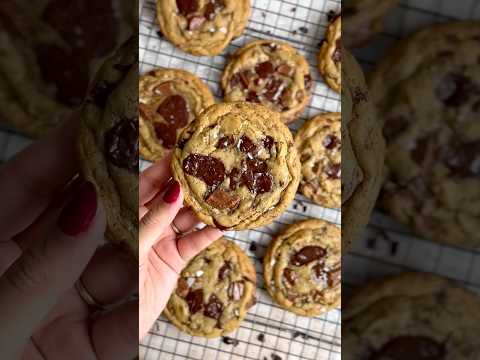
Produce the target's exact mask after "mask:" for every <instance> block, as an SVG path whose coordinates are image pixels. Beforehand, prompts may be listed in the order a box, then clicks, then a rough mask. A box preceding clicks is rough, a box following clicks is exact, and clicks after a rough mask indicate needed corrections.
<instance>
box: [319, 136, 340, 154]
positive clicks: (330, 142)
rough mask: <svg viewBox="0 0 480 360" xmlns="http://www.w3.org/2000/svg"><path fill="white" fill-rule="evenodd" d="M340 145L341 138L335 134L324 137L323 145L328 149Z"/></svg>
mask: <svg viewBox="0 0 480 360" xmlns="http://www.w3.org/2000/svg"><path fill="white" fill-rule="evenodd" d="M339 145H340V139H339V138H338V137H336V136H335V135H327V136H325V137H324V138H323V146H324V147H325V148H326V149H328V150H332V149H335V148H336V147H337V146H339Z"/></svg>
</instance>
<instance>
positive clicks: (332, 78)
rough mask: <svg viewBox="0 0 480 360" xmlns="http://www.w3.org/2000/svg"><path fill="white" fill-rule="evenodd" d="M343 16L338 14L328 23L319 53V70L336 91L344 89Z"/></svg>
mask: <svg viewBox="0 0 480 360" xmlns="http://www.w3.org/2000/svg"><path fill="white" fill-rule="evenodd" d="M341 28H342V18H341V16H336V17H335V18H333V19H332V21H331V23H330V24H329V25H328V28H327V31H326V33H325V39H324V40H323V42H322V46H321V48H320V52H319V53H318V60H317V62H318V70H319V71H320V74H321V75H322V77H323V79H324V80H325V82H326V83H327V85H328V86H330V87H331V88H332V89H333V90H335V91H336V92H338V93H339V92H340V91H341V89H342V31H341Z"/></svg>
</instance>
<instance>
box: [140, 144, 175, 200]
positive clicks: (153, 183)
mask: <svg viewBox="0 0 480 360" xmlns="http://www.w3.org/2000/svg"><path fill="white" fill-rule="evenodd" d="M171 159H172V154H171V153H169V154H168V155H166V156H165V157H164V158H163V159H162V160H159V161H157V162H156V163H154V164H153V165H152V166H150V167H149V168H147V169H146V170H144V171H142V173H141V174H140V176H139V181H138V185H139V189H138V192H139V194H138V197H139V199H138V200H139V205H140V206H143V205H145V204H146V203H147V202H149V201H150V200H152V199H153V198H154V197H155V195H156V194H157V193H158V191H159V190H160V189H162V188H163V187H164V186H165V184H166V183H167V182H168V180H169V179H170V178H171V176H172V171H171V170H170V161H171Z"/></svg>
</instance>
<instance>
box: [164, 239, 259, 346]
mask: <svg viewBox="0 0 480 360" xmlns="http://www.w3.org/2000/svg"><path fill="white" fill-rule="evenodd" d="M255 287H256V273H255V267H254V266H253V263H252V261H251V260H250V259H249V258H248V256H247V255H245V253H244V252H243V251H242V250H241V249H240V248H239V247H238V246H237V245H235V244H234V243H233V242H232V241H229V240H227V239H225V238H221V239H219V240H217V241H215V242H214V243H213V244H211V245H210V246H209V247H207V248H206V249H205V250H203V251H202V252H201V253H199V254H198V255H197V256H196V257H195V258H194V259H193V260H192V261H190V262H189V264H188V265H187V266H186V267H185V269H183V270H182V273H181V274H180V277H179V279H178V282H177V287H176V289H175V291H174V292H173V293H172V295H171V296H170V300H169V301H168V304H167V306H166V307H165V310H164V311H163V314H164V315H165V316H166V317H167V318H168V319H169V320H170V321H171V322H172V323H173V324H174V325H175V326H176V327H178V328H179V329H180V330H182V331H185V332H187V333H189V334H190V335H194V336H204V337H209V338H211V337H218V336H221V335H225V334H227V333H229V332H232V331H234V330H235V329H236V328H238V327H239V326H240V323H241V322H242V321H243V319H244V318H245V316H246V315H247V312H248V310H249V309H250V308H251V307H252V306H253V305H255V302H256V300H255Z"/></svg>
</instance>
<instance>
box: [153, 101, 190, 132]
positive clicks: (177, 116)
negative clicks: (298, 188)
mask: <svg viewBox="0 0 480 360" xmlns="http://www.w3.org/2000/svg"><path fill="white" fill-rule="evenodd" d="M157 113H158V114H160V116H162V117H163V118H164V119H165V121H166V122H168V123H169V124H171V125H175V126H176V127H183V126H185V125H187V122H188V108H187V102H186V101H185V99H184V98H183V96H180V95H171V96H169V97H167V98H166V99H165V100H164V101H163V102H162V103H161V104H160V106H159V107H158V109H157Z"/></svg>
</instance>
